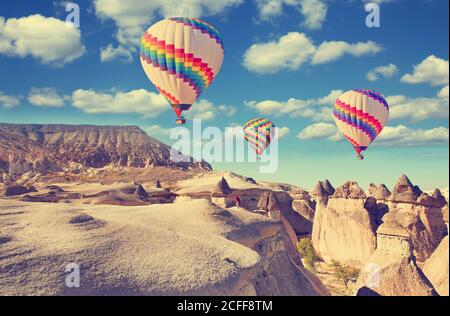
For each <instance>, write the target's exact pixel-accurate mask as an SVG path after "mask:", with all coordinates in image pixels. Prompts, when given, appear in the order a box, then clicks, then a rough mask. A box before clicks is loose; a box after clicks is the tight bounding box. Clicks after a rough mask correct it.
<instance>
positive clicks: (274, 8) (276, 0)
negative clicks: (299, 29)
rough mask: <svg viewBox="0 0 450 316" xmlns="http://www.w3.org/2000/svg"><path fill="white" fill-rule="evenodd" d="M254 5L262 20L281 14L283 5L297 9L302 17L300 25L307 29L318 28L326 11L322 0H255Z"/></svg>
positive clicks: (326, 7)
mask: <svg viewBox="0 0 450 316" xmlns="http://www.w3.org/2000/svg"><path fill="white" fill-rule="evenodd" d="M256 5H257V9H258V14H259V19H260V20H263V21H270V20H271V19H273V18H275V17H278V16H281V15H282V13H283V7H287V9H297V11H299V12H300V13H301V14H302V15H303V17H304V21H303V23H302V25H303V26H304V27H306V28H308V29H320V28H321V27H322V25H323V22H324V21H325V18H326V16H327V11H328V6H327V3H326V2H325V1H323V0H256Z"/></svg>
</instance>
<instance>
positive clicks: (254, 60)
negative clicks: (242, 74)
mask: <svg viewBox="0 0 450 316" xmlns="http://www.w3.org/2000/svg"><path fill="white" fill-rule="evenodd" d="M315 51H316V48H315V46H314V44H313V42H312V41H311V40H310V39H309V38H308V37H307V36H306V35H305V34H303V33H298V32H291V33H288V34H286V35H284V36H282V37H281V38H280V39H279V40H278V41H271V42H267V43H258V44H253V45H252V46H250V48H249V49H247V51H246V52H245V53H244V66H245V67H246V68H247V69H248V70H250V71H253V72H256V73H276V72H278V71H280V70H283V69H287V70H297V69H299V68H300V67H301V66H302V65H303V64H304V63H306V62H308V61H309V59H310V58H311V56H312V55H313V54H314V52H315Z"/></svg>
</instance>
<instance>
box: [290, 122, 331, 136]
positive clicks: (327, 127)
mask: <svg viewBox="0 0 450 316" xmlns="http://www.w3.org/2000/svg"><path fill="white" fill-rule="evenodd" d="M337 133H338V130H337V127H336V125H335V124H330V123H315V124H312V125H310V126H308V127H306V128H304V129H303V130H302V131H301V132H300V133H299V134H298V135H297V138H298V139H301V140H307V139H329V140H337V139H338V136H337Z"/></svg>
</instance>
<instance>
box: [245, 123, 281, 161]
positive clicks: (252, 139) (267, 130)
mask: <svg viewBox="0 0 450 316" xmlns="http://www.w3.org/2000/svg"><path fill="white" fill-rule="evenodd" d="M274 127H275V125H274V124H273V123H272V122H271V121H269V120H268V119H265V118H255V119H253V120H250V121H248V122H247V123H245V125H244V139H245V140H246V141H247V142H248V143H249V145H250V147H252V148H253V149H254V150H255V151H256V154H257V155H258V156H261V155H262V153H263V152H264V150H266V148H267V147H269V145H270V142H271V141H272V138H273V135H274V129H273V128H274Z"/></svg>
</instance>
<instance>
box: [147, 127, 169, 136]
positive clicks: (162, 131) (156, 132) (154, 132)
mask: <svg viewBox="0 0 450 316" xmlns="http://www.w3.org/2000/svg"><path fill="white" fill-rule="evenodd" d="M144 130H145V132H146V133H147V134H148V135H150V136H152V137H155V138H158V137H162V138H166V139H167V138H169V137H170V133H171V131H172V128H165V127H162V126H161V125H152V126H148V127H146V128H144Z"/></svg>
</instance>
